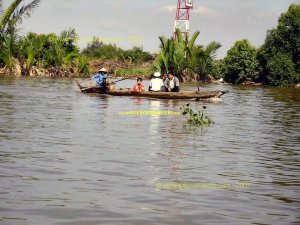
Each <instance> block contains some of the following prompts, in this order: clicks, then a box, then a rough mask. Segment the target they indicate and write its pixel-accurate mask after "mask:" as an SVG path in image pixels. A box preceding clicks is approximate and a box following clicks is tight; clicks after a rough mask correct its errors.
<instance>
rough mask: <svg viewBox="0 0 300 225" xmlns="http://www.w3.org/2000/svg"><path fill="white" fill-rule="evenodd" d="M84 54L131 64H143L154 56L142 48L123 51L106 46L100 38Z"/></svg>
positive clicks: (112, 46)
mask: <svg viewBox="0 0 300 225" xmlns="http://www.w3.org/2000/svg"><path fill="white" fill-rule="evenodd" d="M83 54H84V55H86V56H88V57H89V58H94V59H100V60H119V61H129V62H130V63H141V62H147V61H150V60H153V56H152V55H151V54H150V53H149V52H146V51H143V48H141V47H133V48H132V49H128V50H123V49H121V48H119V47H117V46H116V45H113V44H104V43H103V42H101V41H99V39H98V38H94V40H93V41H92V42H91V43H88V45H87V47H86V48H85V49H84V50H83Z"/></svg>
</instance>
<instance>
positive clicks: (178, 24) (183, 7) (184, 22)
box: [173, 0, 193, 39]
mask: <svg viewBox="0 0 300 225" xmlns="http://www.w3.org/2000/svg"><path fill="white" fill-rule="evenodd" d="M191 9H193V0H178V3H177V11H176V18H175V24H174V33H173V38H174V39H176V38H177V34H176V29H179V30H180V31H181V32H182V33H183V34H184V36H185V37H188V35H189V33H190V10H191Z"/></svg>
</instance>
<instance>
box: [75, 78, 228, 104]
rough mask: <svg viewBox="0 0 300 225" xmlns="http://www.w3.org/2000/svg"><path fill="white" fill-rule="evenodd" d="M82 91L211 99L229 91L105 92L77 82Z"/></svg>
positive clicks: (150, 96) (149, 96)
mask: <svg viewBox="0 0 300 225" xmlns="http://www.w3.org/2000/svg"><path fill="white" fill-rule="evenodd" d="M76 83H77V85H78V87H79V89H80V91H81V92H83V93H99V94H106V95H112V96H135V97H145V98H160V99H190V100H200V99H210V98H219V97H221V96H222V95H224V94H225V93H227V92H228V91H181V92H150V91H145V92H133V91H131V90H130V89H129V88H125V89H119V90H108V91H107V92H106V93H103V90H102V88H101V87H84V86H82V85H81V84H80V83H79V82H78V81H77V82H76Z"/></svg>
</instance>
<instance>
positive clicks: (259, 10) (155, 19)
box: [3, 0, 300, 58]
mask: <svg viewBox="0 0 300 225" xmlns="http://www.w3.org/2000/svg"><path fill="white" fill-rule="evenodd" d="M28 1H29V0H27V2H28ZM3 2H4V5H7V4H9V3H10V2H11V0H4V1H3ZM292 3H296V4H300V0H194V9H193V10H192V11H191V15H190V17H191V19H190V28H191V33H193V32H194V31H196V30H198V31H200V35H199V37H198V39H197V42H196V43H197V44H201V45H207V44H208V43H210V42H211V41H217V42H219V43H221V45H222V48H221V49H220V50H219V51H218V58H223V57H225V56H226V53H227V51H228V50H229V49H230V47H232V46H233V44H234V43H235V41H237V40H240V39H248V40H249V41H250V42H251V43H252V44H253V45H254V46H256V47H259V46H260V45H262V44H263V42H264V39H265V36H266V32H267V30H269V29H272V28H274V27H276V26H277V22H278V17H279V16H280V15H281V13H284V12H286V11H287V10H288V7H289V6H290V4H292ZM176 4H177V0H115V1H113V0H41V4H40V6H39V7H38V8H37V9H36V10H34V12H33V13H32V16H31V17H30V18H28V19H25V20H24V21H23V23H22V24H21V25H20V28H21V29H20V30H21V32H22V33H23V34H26V33H27V32H29V31H32V32H36V33H52V32H54V33H57V34H60V33H61V31H63V30H65V29H68V28H70V27H72V28H75V29H76V31H77V33H78V35H79V42H78V45H79V46H80V47H81V48H84V47H85V46H86V45H87V43H88V42H89V41H91V40H92V38H93V37H99V38H100V40H102V41H104V42H105V43H114V44H116V45H117V46H119V47H122V48H125V49H127V48H131V47H133V46H142V47H143V49H144V50H146V51H149V52H152V53H155V52H158V50H159V39H158V36H161V35H164V36H166V37H171V36H172V32H173V28H174V19H175V13H176Z"/></svg>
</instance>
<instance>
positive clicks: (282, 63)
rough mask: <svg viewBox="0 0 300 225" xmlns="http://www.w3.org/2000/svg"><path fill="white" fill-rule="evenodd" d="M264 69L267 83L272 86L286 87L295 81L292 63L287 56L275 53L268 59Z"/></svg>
mask: <svg viewBox="0 0 300 225" xmlns="http://www.w3.org/2000/svg"><path fill="white" fill-rule="evenodd" d="M266 68H267V70H268V77H267V79H268V80H267V81H268V83H269V84H271V85H273V86H282V87H288V86H290V85H291V84H293V83H295V82H296V81H297V74H296V72H295V66H294V63H293V61H292V59H291V57H289V56H288V55H285V54H282V53H277V54H276V55H274V56H273V57H271V58H269V59H268V63H267V67H266ZM298 79H299V78H298Z"/></svg>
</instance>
